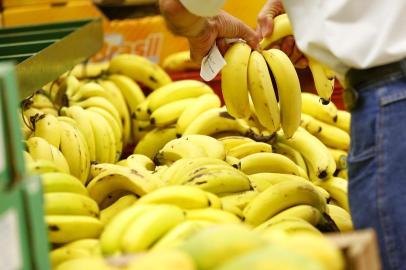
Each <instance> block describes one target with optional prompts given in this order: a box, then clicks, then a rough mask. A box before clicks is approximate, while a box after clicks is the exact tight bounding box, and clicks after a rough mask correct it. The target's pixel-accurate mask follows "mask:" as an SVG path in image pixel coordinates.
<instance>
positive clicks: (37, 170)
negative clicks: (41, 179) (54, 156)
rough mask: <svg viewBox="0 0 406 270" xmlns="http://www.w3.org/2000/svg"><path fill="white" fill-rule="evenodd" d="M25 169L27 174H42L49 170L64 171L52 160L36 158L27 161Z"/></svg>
mask: <svg viewBox="0 0 406 270" xmlns="http://www.w3.org/2000/svg"><path fill="white" fill-rule="evenodd" d="M27 171H28V173H29V174H43V173H49V172H61V173H66V172H64V171H63V170H62V169H61V168H60V167H59V166H58V165H56V164H55V162H54V161H51V160H46V159H37V160H34V161H32V162H29V163H28V165H27Z"/></svg>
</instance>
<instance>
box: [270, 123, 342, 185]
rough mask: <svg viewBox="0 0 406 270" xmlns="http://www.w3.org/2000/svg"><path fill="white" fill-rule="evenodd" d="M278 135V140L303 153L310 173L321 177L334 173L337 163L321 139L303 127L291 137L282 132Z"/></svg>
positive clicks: (327, 176)
mask: <svg viewBox="0 0 406 270" xmlns="http://www.w3.org/2000/svg"><path fill="white" fill-rule="evenodd" d="M277 135H278V136H277V141H279V142H281V143H283V144H286V145H288V146H290V147H292V148H293V149H295V150H297V151H299V152H300V153H301V154H302V156H303V157H304V158H305V160H306V161H307V162H308V164H309V166H308V167H307V170H308V172H309V174H311V173H313V174H314V175H316V176H317V177H318V178H320V179H327V178H329V177H331V176H332V175H333V173H334V172H335V170H336V164H335V162H334V159H333V157H332V156H331V154H330V152H329V151H328V149H327V147H326V146H325V145H324V144H323V143H322V142H321V141H320V140H319V139H317V138H316V137H314V136H313V135H311V134H310V133H309V132H307V131H306V130H305V129H303V128H301V127H299V128H298V130H297V132H296V133H295V136H293V137H292V138H290V139H286V138H284V136H283V134H282V133H281V132H278V134H277Z"/></svg>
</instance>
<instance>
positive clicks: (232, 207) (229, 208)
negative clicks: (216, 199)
mask: <svg viewBox="0 0 406 270" xmlns="http://www.w3.org/2000/svg"><path fill="white" fill-rule="evenodd" d="M222 209H223V210H224V211H226V212H229V213H231V214H234V215H236V216H237V217H238V218H239V219H243V218H244V214H243V213H242V210H241V209H240V208H238V207H237V206H235V205H233V204H231V203H223V206H222Z"/></svg>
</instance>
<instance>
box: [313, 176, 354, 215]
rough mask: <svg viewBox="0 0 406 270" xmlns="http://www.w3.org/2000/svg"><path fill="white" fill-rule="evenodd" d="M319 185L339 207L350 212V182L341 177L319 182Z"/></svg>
mask: <svg viewBox="0 0 406 270" xmlns="http://www.w3.org/2000/svg"><path fill="white" fill-rule="evenodd" d="M317 185H319V186H321V187H322V188H324V189H325V190H327V191H328V192H329V193H330V195H331V197H332V198H333V199H334V200H335V201H336V202H337V203H338V206H340V207H341V208H344V209H345V210H346V211H347V212H350V207H349V205H348V181H347V180H345V179H342V178H339V177H332V178H330V179H327V180H325V181H318V183H317Z"/></svg>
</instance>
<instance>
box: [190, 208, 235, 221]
mask: <svg viewBox="0 0 406 270" xmlns="http://www.w3.org/2000/svg"><path fill="white" fill-rule="evenodd" d="M186 219H187V220H201V221H208V222H212V223H216V224H222V223H240V222H241V220H240V218H238V217H237V216H236V215H234V214H232V213H230V212H227V211H224V210H220V209H215V208H203V209H193V210H188V211H186Z"/></svg>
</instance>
